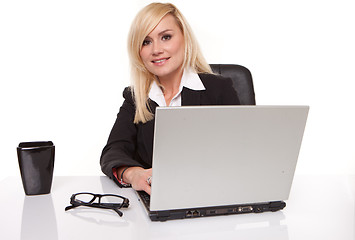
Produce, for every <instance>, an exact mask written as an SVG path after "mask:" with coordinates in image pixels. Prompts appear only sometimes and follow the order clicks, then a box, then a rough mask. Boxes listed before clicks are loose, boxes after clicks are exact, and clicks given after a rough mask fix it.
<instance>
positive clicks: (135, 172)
mask: <svg viewBox="0 0 355 240" xmlns="http://www.w3.org/2000/svg"><path fill="white" fill-rule="evenodd" d="M151 176H152V169H151V168H149V169H144V168H141V167H130V168H128V169H127V170H126V171H125V172H124V174H123V181H124V182H126V183H130V184H131V185H132V188H133V189H135V190H137V191H142V190H143V191H145V192H146V193H148V194H149V195H150V193H151V188H150V185H149V183H148V181H147V180H148V178H150V177H151Z"/></svg>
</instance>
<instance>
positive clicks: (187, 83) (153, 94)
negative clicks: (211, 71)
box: [149, 68, 206, 106]
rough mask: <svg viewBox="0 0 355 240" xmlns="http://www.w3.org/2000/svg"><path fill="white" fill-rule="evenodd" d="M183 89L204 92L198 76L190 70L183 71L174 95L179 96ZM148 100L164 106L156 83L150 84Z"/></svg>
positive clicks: (161, 92) (161, 94)
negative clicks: (177, 89)
mask: <svg viewBox="0 0 355 240" xmlns="http://www.w3.org/2000/svg"><path fill="white" fill-rule="evenodd" d="M184 87H185V88H189V89H191V90H195V91H201V90H206V88H205V86H204V85H203V83H202V81H201V79H200V77H199V76H198V74H197V73H196V72H195V71H194V70H193V69H191V68H185V69H184V73H183V74H182V78H181V82H180V86H179V92H178V93H177V94H176V96H179V95H180V94H181V91H182V89H183V88H184ZM176 96H175V97H176ZM175 97H174V98H175ZM149 98H150V99H151V100H153V101H154V102H156V103H157V104H158V105H159V106H165V99H164V94H163V91H162V90H161V88H160V87H159V85H158V84H157V82H156V81H154V82H153V83H152V86H151V88H150V91H149Z"/></svg>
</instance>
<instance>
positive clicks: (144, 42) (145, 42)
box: [143, 40, 151, 46]
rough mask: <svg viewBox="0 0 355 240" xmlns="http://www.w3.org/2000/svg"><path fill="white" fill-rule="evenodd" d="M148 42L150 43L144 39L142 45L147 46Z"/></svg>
mask: <svg viewBox="0 0 355 240" xmlns="http://www.w3.org/2000/svg"><path fill="white" fill-rule="evenodd" d="M150 43H151V41H150V40H144V41H143V46H147V45H149V44H150Z"/></svg>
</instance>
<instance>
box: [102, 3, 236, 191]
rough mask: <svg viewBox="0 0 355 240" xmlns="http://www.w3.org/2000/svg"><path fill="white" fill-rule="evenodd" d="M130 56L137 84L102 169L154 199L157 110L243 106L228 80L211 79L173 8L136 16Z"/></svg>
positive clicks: (152, 8)
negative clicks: (151, 183) (153, 164)
mask: <svg viewBox="0 0 355 240" xmlns="http://www.w3.org/2000/svg"><path fill="white" fill-rule="evenodd" d="M128 51H129V57H130V61H131V70H132V73H131V75H132V79H133V84H132V86H131V87H128V88H126V89H125V90H124V92H123V97H124V99H125V100H124V102H123V105H122V106H121V108H120V111H119V113H118V115H117V120H116V122H115V124H114V126H113V129H112V131H111V134H110V136H109V139H108V142H107V145H106V146H105V148H104V149H103V152H102V156H101V159H100V164H101V168H102V171H103V172H104V173H105V174H106V175H107V176H109V177H110V178H112V179H114V181H115V182H116V183H117V184H118V185H119V186H120V187H127V186H132V187H133V188H134V189H136V190H144V191H146V192H147V193H148V194H150V191H151V190H150V180H151V175H152V168H151V166H152V154H153V135H154V113H155V108H156V107H157V106H160V107H163V106H169V107H172V106H187V105H237V104H239V100H238V97H237V94H236V92H235V91H234V89H233V87H232V81H231V80H230V79H225V78H222V77H220V76H217V75H214V74H212V71H211V68H210V66H209V65H208V64H207V63H206V61H205V59H204V58H203V56H202V54H201V52H200V49H199V47H198V44H197V42H196V40H195V38H194V36H193V34H192V31H191V29H190V27H189V25H188V23H187V22H186V20H185V18H184V17H183V16H182V14H181V13H180V11H179V10H178V9H177V8H176V7H175V6H174V5H172V4H163V3H152V4H150V5H148V6H146V7H145V8H143V9H142V10H141V11H140V12H139V13H138V15H137V16H136V18H135V19H134V21H133V23H132V26H131V30H130V33H129V37H128ZM172 127H173V126H172Z"/></svg>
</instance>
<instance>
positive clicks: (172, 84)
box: [159, 70, 183, 106]
mask: <svg viewBox="0 0 355 240" xmlns="http://www.w3.org/2000/svg"><path fill="white" fill-rule="evenodd" d="M182 75H183V70H179V71H178V72H176V73H174V74H169V75H167V76H164V77H159V82H160V84H161V85H162V86H163V93H164V98H165V102H166V105H167V106H169V104H170V101H171V99H172V98H173V97H174V96H175V95H176V94H177V93H178V92H179V87H180V83H181V78H182Z"/></svg>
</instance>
